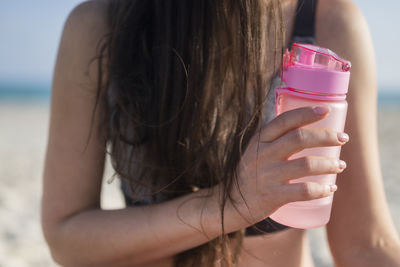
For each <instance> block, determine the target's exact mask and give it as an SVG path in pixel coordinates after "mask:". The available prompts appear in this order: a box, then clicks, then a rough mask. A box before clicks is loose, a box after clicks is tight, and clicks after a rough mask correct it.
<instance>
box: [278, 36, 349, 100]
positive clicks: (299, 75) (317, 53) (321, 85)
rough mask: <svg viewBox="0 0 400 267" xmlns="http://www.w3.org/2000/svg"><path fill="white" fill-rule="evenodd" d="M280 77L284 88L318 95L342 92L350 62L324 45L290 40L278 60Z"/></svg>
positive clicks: (343, 93)
mask: <svg viewBox="0 0 400 267" xmlns="http://www.w3.org/2000/svg"><path fill="white" fill-rule="evenodd" d="M282 66H283V70H282V81H283V82H285V83H286V86H287V87H288V88H292V89H294V90H297V91H300V92H303V91H304V92H305V93H311V94H319V95H345V94H346V93H347V91H348V87H349V80H350V68H351V63H350V61H348V60H345V59H343V58H341V57H339V56H338V55H336V54H335V53H334V52H332V51H331V50H329V49H327V48H323V47H319V46H316V45H311V44H300V43H294V44H293V45H292V49H291V51H290V52H289V51H288V50H286V52H285V54H284V56H283V62H282Z"/></svg>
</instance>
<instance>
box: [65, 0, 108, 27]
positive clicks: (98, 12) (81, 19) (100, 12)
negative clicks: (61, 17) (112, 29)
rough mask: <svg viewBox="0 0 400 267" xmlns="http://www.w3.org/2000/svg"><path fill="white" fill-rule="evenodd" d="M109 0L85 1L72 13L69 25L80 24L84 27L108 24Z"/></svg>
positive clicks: (69, 17) (68, 21)
mask: <svg viewBox="0 0 400 267" xmlns="http://www.w3.org/2000/svg"><path fill="white" fill-rule="evenodd" d="M109 4H110V2H109V1H108V0H90V1H85V2H82V3H80V4H78V5H77V6H75V7H74V9H73V10H72V11H71V12H70V14H69V16H68V19H67V23H80V24H82V26H87V25H92V26H93V25H95V24H100V25H104V24H107V13H108V7H109Z"/></svg>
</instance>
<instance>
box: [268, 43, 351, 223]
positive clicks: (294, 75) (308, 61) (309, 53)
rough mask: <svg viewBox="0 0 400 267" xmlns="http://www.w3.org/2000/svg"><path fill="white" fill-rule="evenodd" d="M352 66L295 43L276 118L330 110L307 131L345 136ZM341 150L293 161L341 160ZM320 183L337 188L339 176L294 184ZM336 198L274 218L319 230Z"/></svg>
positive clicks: (292, 207)
mask: <svg viewBox="0 0 400 267" xmlns="http://www.w3.org/2000/svg"><path fill="white" fill-rule="evenodd" d="M350 66H351V65H350V62H349V61H346V60H344V59H342V58H340V57H339V56H337V55H336V54H335V53H333V52H332V51H330V50H329V49H326V48H322V47H318V46H315V45H310V44H299V43H295V44H293V45H292V49H291V52H290V53H289V52H288V51H286V53H285V55H284V57H283V70H282V73H281V78H282V81H283V82H284V84H285V85H286V86H285V87H280V88H277V89H276V93H275V94H276V98H275V100H276V103H275V107H276V115H279V114H281V113H282V112H285V111H288V110H291V109H296V108H300V107H306V106H321V105H323V106H329V107H330V109H331V111H330V113H329V114H328V116H327V117H326V118H324V119H322V120H321V121H318V122H315V123H312V124H310V125H307V126H305V127H304V128H320V129H321V128H330V129H333V130H334V131H337V132H343V130H344V125H345V119H346V113H347V101H346V93H347V91H348V85H349V79H350ZM340 149H341V147H340V146H333V147H318V148H310V149H305V150H303V151H301V152H298V153H296V154H294V155H292V156H291V157H290V158H289V160H290V159H295V158H300V157H304V156H324V157H330V158H336V159H338V158H339V155H340ZM305 181H311V182H318V183H322V184H335V183H336V174H327V175H317V176H308V177H302V178H299V179H295V180H291V181H290V183H297V182H305ZM332 200H333V196H329V197H325V198H320V199H315V200H310V201H298V202H292V203H288V204H286V205H284V206H282V207H280V208H279V209H278V210H276V211H275V212H274V213H273V214H272V215H271V216H270V217H271V218H272V219H273V220H275V221H277V222H279V223H281V224H284V225H288V226H291V227H294V228H301V229H307V228H315V227H320V226H323V225H325V224H327V223H328V221H329V218H330V213H331V208H332Z"/></svg>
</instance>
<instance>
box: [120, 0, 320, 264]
mask: <svg viewBox="0 0 400 267" xmlns="http://www.w3.org/2000/svg"><path fill="white" fill-rule="evenodd" d="M300 1H302V0H300ZM297 4H298V0H287V1H283V3H282V13H283V19H284V23H285V25H286V36H285V37H286V39H285V40H288V41H287V42H286V47H288V46H289V45H290V41H291V40H292V32H293V30H292V29H293V25H294V23H295V18H296V17H295V14H296V6H297ZM272 79H274V85H273V86H272V90H271V91H270V92H269V94H268V99H267V102H266V106H265V109H264V121H263V126H264V125H265V124H266V123H268V122H269V121H270V120H271V119H272V118H273V114H274V88H275V86H277V85H278V83H279V80H278V79H276V77H273V78H272ZM124 194H125V195H126V194H129V193H128V192H124ZM147 204H150V203H147ZM143 266H144V267H151V266H157V267H164V266H165V267H167V266H168V267H169V266H173V258H172V257H171V258H167V259H162V260H159V261H156V262H153V263H149V264H146V265H143ZM239 266H240V267H249V266H251V267H258V266H260V267H261V266H273V267H281V266H282V267H288V266H290V267H297V266H298V267H312V266H314V265H313V262H312V258H311V253H310V251H309V246H308V243H307V237H306V235H305V231H304V230H300V229H293V228H288V229H284V230H281V231H276V232H274V233H269V234H263V235H252V236H246V237H245V238H244V241H243V248H242V252H241V255H240V259H239Z"/></svg>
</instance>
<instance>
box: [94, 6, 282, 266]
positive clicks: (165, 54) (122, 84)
mask: <svg viewBox="0 0 400 267" xmlns="http://www.w3.org/2000/svg"><path fill="white" fill-rule="evenodd" d="M109 23H110V29H111V31H110V34H109V35H107V36H105V38H104V40H102V42H101V45H100V52H99V57H98V59H99V64H98V66H99V81H98V91H97V98H96V99H97V100H96V107H97V104H98V102H99V101H101V102H103V103H104V104H105V105H106V106H107V109H106V110H107V111H106V114H105V116H104V120H103V123H102V124H101V126H100V129H99V130H100V131H103V132H104V131H107V138H108V142H109V144H110V147H111V150H110V155H111V159H112V164H113V167H114V169H115V173H116V174H117V175H118V176H119V177H120V178H121V179H126V180H128V181H129V182H130V185H131V189H132V191H133V192H134V195H135V197H136V198H137V199H140V198H142V197H149V196H150V197H151V198H152V199H153V200H152V201H153V202H157V201H161V200H165V199H171V198H174V197H177V196H180V195H183V194H188V193H190V192H192V191H193V188H210V187H211V186H213V185H216V184H222V185H223V186H224V190H223V196H222V198H221V203H220V205H221V216H222V222H223V214H224V207H225V203H226V202H227V201H233V200H232V199H231V195H230V191H231V189H232V187H233V186H237V176H236V166H237V165H238V163H239V161H240V158H241V155H242V153H243V151H244V149H245V148H246V146H247V144H248V141H249V139H250V137H251V136H253V135H254V134H255V132H256V130H257V128H258V127H259V125H260V122H261V120H262V110H263V106H264V104H265V100H266V96H267V93H268V90H269V89H270V83H268V79H269V78H270V74H272V73H275V71H276V70H277V63H278V60H277V58H278V56H280V55H281V53H282V47H283V46H282V43H283V25H282V17H281V7H280V1H279V0H266V1H261V0H217V1H215V0H145V1H143V0H142V1H140V0H114V1H110V7H109ZM103 80H106V82H105V83H103V82H102V81H103ZM148 189H150V191H149V190H148ZM145 192H150V194H147V195H146V193H145ZM160 196H161V197H160ZM221 227H222V231H223V235H221V237H220V238H217V239H216V240H213V241H210V242H209V243H206V244H205V245H203V246H200V247H197V248H194V249H191V250H189V251H186V252H183V253H181V254H179V255H177V257H176V261H175V265H176V266H232V265H234V264H235V262H236V260H237V256H238V254H239V249H240V245H241V240H242V238H243V231H239V232H237V233H235V234H233V235H232V236H231V237H228V235H227V234H226V233H224V224H223V223H222V225H221ZM232 239H234V240H235V241H236V242H235V244H237V246H236V248H237V249H236V250H234V251H233V252H231V251H230V247H231V246H230V242H231V240H232Z"/></svg>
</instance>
